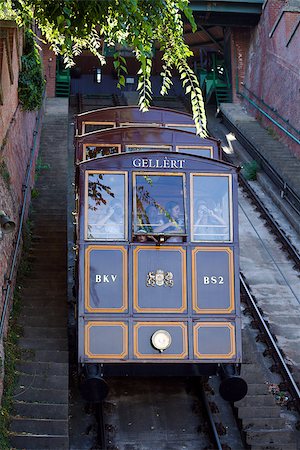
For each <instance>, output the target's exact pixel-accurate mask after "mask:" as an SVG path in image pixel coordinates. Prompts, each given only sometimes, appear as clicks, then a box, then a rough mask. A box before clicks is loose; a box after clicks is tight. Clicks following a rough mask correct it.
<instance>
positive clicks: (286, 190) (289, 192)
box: [222, 114, 300, 216]
mask: <svg viewBox="0 0 300 450" xmlns="http://www.w3.org/2000/svg"><path fill="white" fill-rule="evenodd" d="M222 119H223V123H224V125H225V126H226V127H227V128H228V129H229V130H231V131H233V132H234V133H235V135H236V136H237V139H238V140H239V142H240V143H241V144H242V145H243V146H244V147H245V149H246V150H247V152H248V153H249V154H250V155H251V156H252V158H253V159H255V161H257V162H258V163H259V164H260V166H261V168H262V169H263V170H264V172H265V173H266V174H267V175H268V177H269V178H270V179H271V180H272V181H273V183H274V184H275V185H276V186H277V187H278V188H279V190H280V196H281V198H283V199H285V200H286V201H287V203H288V204H289V205H290V206H291V207H292V208H293V210H294V211H295V212H296V213H297V214H298V215H299V216H300V198H299V196H298V195H297V193H296V192H295V191H294V190H293V189H292V188H291V187H290V186H289V184H288V183H287V182H285V181H284V180H283V179H282V177H281V176H280V175H279V173H278V172H277V171H276V170H275V169H274V167H272V166H271V164H270V163H269V162H268V161H267V160H266V159H265V158H264V156H262V155H261V154H260V152H259V151H258V150H257V148H256V147H255V146H254V145H253V144H252V143H251V142H250V141H249V140H248V139H247V138H246V137H245V136H244V135H243V133H242V132H241V131H240V130H239V129H238V128H237V127H236V126H235V125H234V124H233V123H232V122H231V121H230V120H229V119H228V118H227V117H225V115H224V114H223V115H222Z"/></svg>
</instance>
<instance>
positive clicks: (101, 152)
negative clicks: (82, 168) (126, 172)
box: [85, 145, 119, 159]
mask: <svg viewBox="0 0 300 450" xmlns="http://www.w3.org/2000/svg"><path fill="white" fill-rule="evenodd" d="M115 153H119V146H118V145H87V146H86V147H85V155H86V159H93V158H101V157H102V156H108V155H114V154H115Z"/></svg>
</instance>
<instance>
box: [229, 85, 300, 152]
mask: <svg viewBox="0 0 300 450" xmlns="http://www.w3.org/2000/svg"><path fill="white" fill-rule="evenodd" d="M237 94H238V95H240V96H241V97H243V98H245V99H246V100H247V101H248V102H249V103H250V105H252V106H254V108H256V109H257V110H258V111H259V112H260V113H261V114H263V115H264V116H265V117H267V118H268V119H269V120H270V121H271V122H272V123H273V124H274V125H276V127H277V128H279V129H280V130H281V131H283V132H284V133H285V134H286V135H287V136H288V137H289V138H291V139H293V140H294V141H295V142H297V144H300V140H299V139H297V138H296V136H294V135H293V134H292V133H290V132H289V131H288V130H286V129H285V128H284V127H283V126H282V125H280V123H278V122H277V121H276V120H275V119H273V118H272V117H271V116H270V114H268V113H266V112H265V111H264V110H263V109H261V108H260V107H259V106H258V105H257V104H256V103H255V102H254V101H253V100H251V99H250V98H249V97H248V96H247V95H245V94H243V93H242V92H240V91H238V92H237Z"/></svg>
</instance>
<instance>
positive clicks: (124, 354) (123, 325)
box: [84, 322, 128, 359]
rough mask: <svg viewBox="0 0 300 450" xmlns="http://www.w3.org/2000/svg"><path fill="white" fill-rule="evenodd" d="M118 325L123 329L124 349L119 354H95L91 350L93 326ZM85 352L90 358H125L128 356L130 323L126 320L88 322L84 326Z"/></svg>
mask: <svg viewBox="0 0 300 450" xmlns="http://www.w3.org/2000/svg"><path fill="white" fill-rule="evenodd" d="M101 326H108V327H114V326H118V327H121V328H122V329H123V351H122V353H119V354H117V355H116V354H104V355H103V354H101V353H100V354H97V355H95V354H93V353H91V352H90V351H89V348H90V333H89V330H90V328H92V327H101ZM84 354H85V356H87V357H89V358H90V359H122V358H123V359H124V358H126V357H128V325H127V324H126V323H125V322H88V323H86V324H85V326H84Z"/></svg>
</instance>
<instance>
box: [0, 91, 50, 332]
mask: <svg viewBox="0 0 300 450" xmlns="http://www.w3.org/2000/svg"><path fill="white" fill-rule="evenodd" d="M45 92H46V91H44V93H43V100H42V107H41V108H40V110H39V112H38V114H37V116H36V118H35V121H36V122H35V127H34V131H33V140H32V146H31V148H30V157H29V162H28V164H27V170H26V175H25V182H24V184H23V202H22V207H21V212H20V221H19V229H18V234H17V240H16V244H15V248H14V253H13V259H12V263H11V267H10V271H9V275H8V277H7V278H6V287H5V288H4V291H5V297H4V302H3V308H2V312H1V319H0V339H1V338H2V336H3V331H4V324H5V318H6V313H7V309H8V304H9V298H10V292H11V288H12V280H13V277H14V273H15V269H16V265H17V260H18V254H19V248H20V243H21V239H22V231H23V224H24V219H25V213H26V209H27V207H28V205H27V198H28V194H29V188H30V177H31V175H32V173H31V171H32V167H33V163H34V160H35V156H36V146H37V138H38V134H39V128H40V122H41V117H42V111H43V109H44V102H45V98H46V97H45Z"/></svg>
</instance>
